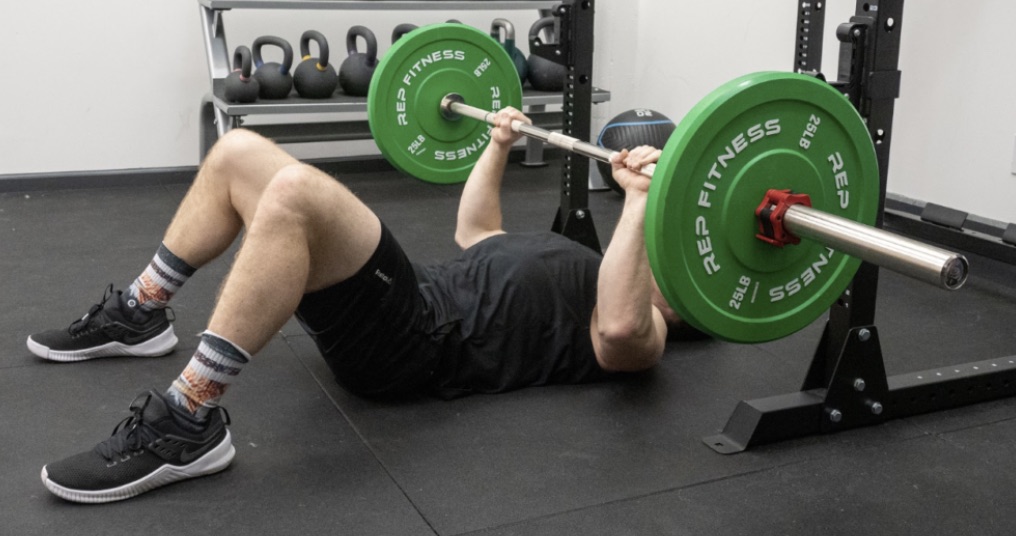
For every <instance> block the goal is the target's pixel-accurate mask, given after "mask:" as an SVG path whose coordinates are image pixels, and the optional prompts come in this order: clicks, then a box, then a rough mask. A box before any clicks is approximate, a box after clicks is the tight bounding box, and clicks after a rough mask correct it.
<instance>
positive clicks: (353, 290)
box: [296, 224, 441, 397]
mask: <svg viewBox="0 0 1016 536" xmlns="http://www.w3.org/2000/svg"><path fill="white" fill-rule="evenodd" d="M425 307H426V306H425V304H424V303H423V300H422V298H421V297H420V291H419V287H418V285H417V279H416V274H415V273H414V271H413V267H412V265H411V264H410V262H409V259H408V258H406V254H405V253H404V252H403V251H402V247H401V246H400V245H399V243H398V242H397V241H396V240H395V237H394V236H392V234H391V232H390V231H389V230H388V228H387V227H385V226H384V224H382V225H381V241H380V242H379V243H378V247H377V250H376V251H375V252H374V254H373V255H372V256H371V257H370V259H369V260H368V261H367V263H366V264H365V265H364V266H363V268H361V269H360V271H359V272H357V273H356V275H354V276H353V277H350V278H349V279H347V280H345V281H343V282H341V283H338V284H336V285H333V286H331V287H328V288H325V289H322V290H319V291H315V292H311V293H308V294H306V295H304V297H303V299H302V300H301V301H300V305H299V307H298V308H297V310H296V318H297V320H299V321H300V323H301V324H302V325H303V328H304V330H306V331H307V333H308V334H309V335H310V336H311V338H313V339H314V342H315V343H316V344H317V346H318V349H319V350H320V351H321V354H322V355H323V356H324V358H325V361H326V362H327V363H328V366H329V367H330V368H331V369H332V372H333V373H334V374H335V379H336V380H337V381H338V382H339V384H341V385H342V386H343V387H345V388H346V389H348V390H350V391H352V392H354V393H357V394H359V395H362V396H368V397H392V396H400V395H407V394H415V393H419V392H424V391H425V390H426V388H427V386H428V385H429V384H430V383H431V381H432V379H431V378H432V376H433V374H434V370H435V369H436V368H437V367H438V362H439V360H440V358H441V347H440V340H439V339H440V337H441V335H440V334H434V335H431V334H429V333H428V331H433V330H432V328H430V327H429V326H427V324H428V322H427V315H426V312H425Z"/></svg>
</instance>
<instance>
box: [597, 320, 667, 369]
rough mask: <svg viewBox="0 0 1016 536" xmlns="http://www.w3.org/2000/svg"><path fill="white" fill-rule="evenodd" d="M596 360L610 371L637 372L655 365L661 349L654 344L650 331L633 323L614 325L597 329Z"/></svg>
mask: <svg viewBox="0 0 1016 536" xmlns="http://www.w3.org/2000/svg"><path fill="white" fill-rule="evenodd" d="M598 334H599V338H600V352H599V354H598V355H597V361H598V362H599V363H600V366H601V367H602V368H603V369H604V370H607V371H610V372H639V371H643V370H646V369H650V368H652V367H654V366H656V364H657V363H659V362H660V359H661V358H662V357H663V349H662V348H660V347H658V345H656V344H654V337H653V336H652V333H651V332H648V333H647V332H645V331H644V330H641V329H639V328H637V327H636V326H634V325H615V326H611V327H607V328H604V329H600V330H599V333H598Z"/></svg>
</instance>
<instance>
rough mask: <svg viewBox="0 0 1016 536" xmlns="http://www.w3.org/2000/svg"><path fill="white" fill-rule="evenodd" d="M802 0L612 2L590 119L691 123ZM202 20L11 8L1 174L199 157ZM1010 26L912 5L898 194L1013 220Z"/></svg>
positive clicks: (837, 7) (769, 65)
mask: <svg viewBox="0 0 1016 536" xmlns="http://www.w3.org/2000/svg"><path fill="white" fill-rule="evenodd" d="M826 4H827V9H828V11H827V15H826V17H827V19H826V22H827V24H826V34H827V38H826V43H825V48H826V54H825V60H824V63H823V68H824V70H825V71H826V72H828V73H833V72H834V71H835V68H836V51H837V49H838V46H837V43H836V42H835V39H834V37H833V33H834V30H835V26H836V24H838V23H840V22H845V21H846V20H848V19H849V17H850V16H851V15H852V14H853V11H854V1H853V0H826ZM796 10H797V5H796V3H795V2H793V1H790V0H712V1H708V2H702V1H691V0H599V1H598V3H597V25H596V26H597V28H596V68H595V72H594V82H595V83H596V84H597V85H600V86H602V87H604V88H607V89H609V90H611V92H612V94H613V95H612V101H611V102H610V103H607V104H603V105H599V106H597V107H595V108H594V129H598V128H599V127H600V126H601V125H602V124H603V123H604V122H605V121H606V120H607V119H609V118H610V117H612V116H613V115H615V114H617V113H620V112H621V111H623V110H626V109H630V108H634V107H649V108H654V109H656V110H658V111H660V112H663V113H665V114H667V115H669V116H670V117H671V118H672V119H675V120H678V119H680V117H681V116H682V115H683V114H684V113H685V112H686V111H687V110H688V109H689V108H691V106H692V105H693V104H694V103H695V102H696V101H697V100H698V99H700V98H701V97H702V96H704V95H705V94H706V93H708V92H709V91H710V90H711V89H713V88H715V87H716V86H718V85H720V84H722V83H723V82H726V81H727V80H729V79H731V78H734V77H736V76H738V75H740V74H744V73H746V72H752V71H761V70H770V69H775V70H788V69H789V68H790V67H791V60H792V56H793V51H794V49H793V47H794V43H793V38H794V23H795V20H796ZM496 16H506V17H507V18H509V19H510V20H512V21H513V22H514V23H515V25H516V27H517V30H518V32H519V34H520V42H521V41H524V39H523V38H522V36H523V35H524V34H525V33H526V32H527V29H528V27H529V25H530V24H531V23H532V22H533V21H535V20H536V13H535V11H533V12H530V11H511V12H502V13H494V12H485V11H468V12H458V13H454V12H448V11H444V12H427V11H409V12H387V11H378V12H358V11H340V12H332V11H316V12H296V11H277V10H258V11H242V10H237V11H231V12H227V13H226V14H225V21H226V32H227V36H228V41H229V45H230V46H231V47H232V46H236V45H238V44H241V43H247V44H249V43H250V42H251V41H252V40H253V39H254V38H255V37H256V36H258V35H261V34H268V33H273V34H277V35H281V36H283V37H286V38H287V39H289V40H290V41H291V42H295V41H297V39H298V37H299V35H300V33H301V32H302V31H303V30H305V29H307V28H316V29H319V30H321V31H323V32H324V33H325V34H326V35H327V36H328V37H329V38H330V40H331V41H332V42H333V47H335V48H336V49H338V50H341V48H343V47H342V41H343V36H344V35H345V31H346V29H348V27H349V26H351V25H353V24H364V25H367V26H369V27H371V28H372V29H374V30H375V32H376V33H377V34H378V37H379V41H380V42H381V45H382V50H383V49H385V48H387V46H388V37H389V34H390V31H391V28H392V27H394V26H395V25H396V24H398V23H400V22H413V23H417V24H425V23H430V22H438V21H443V20H445V19H447V18H450V17H455V18H458V19H460V20H462V21H464V22H466V23H469V24H472V25H474V26H479V27H484V28H485V27H487V25H489V21H490V20H491V19H493V18H494V17H496ZM199 23H200V17H199V15H198V7H197V3H196V2H194V1H191V0H148V1H145V2H137V1H127V0H104V1H103V2H77V1H71V0H49V1H44V0H39V1H36V2H17V3H10V5H9V7H6V8H5V9H4V13H3V15H2V17H0V35H2V36H4V37H5V38H6V39H5V42H7V43H9V44H8V46H7V47H5V65H4V74H3V75H2V79H0V175H3V174H21V173H37V172H56V171H83V170H105V169H131V168H148V167H164V166H187V165H195V164H197V158H198V157H197V154H198V149H197V147H198V123H197V120H198V103H199V101H200V99H201V96H202V95H204V94H205V93H206V92H207V90H208V84H209V83H208V79H207V66H206V63H205V54H204V50H203V44H202V38H201V30H200V24H199ZM1014 24H1016V3H1014V2H1012V1H1011V0H972V1H969V2H962V3H957V2H946V1H944V0H910V2H908V3H907V4H906V7H905V9H904V17H903V24H902V26H901V27H900V28H899V31H902V32H903V35H902V50H901V54H900V68H901V69H902V71H903V87H902V95H901V98H900V100H898V101H897V107H896V119H895V123H894V124H895V130H894V132H895V137H894V139H893V148H892V158H891V164H890V165H891V168H890V183H889V190H890V192H893V193H896V194H901V195H905V196H908V197H912V198H916V199H919V200H924V201H930V202H935V203H939V204H944V205H947V206H951V207H955V208H959V209H962V210H966V211H969V212H971V213H974V214H977V215H980V216H984V217H989V218H994V219H998V220H1002V221H1016V208H1014V207H1016V204H1014V199H1016V176H1014V175H1012V174H1011V173H1010V170H1011V165H1012V161H1013V152H1014V142H1016V99H1014V98H1013V91H1012V88H1013V87H1016V62H1013V61H1012V57H1013V54H1014V53H1016V31H1013V28H1014ZM10 44H13V47H12V46H10ZM594 134H595V132H594ZM302 150H303V151H306V150H307V149H306V148H304V149H302ZM315 150H319V151H320V150H321V149H320V148H318V149H315ZM326 150H331V151H340V152H341V151H344V150H345V151H348V150H349V149H348V148H343V147H334V146H332V147H330V148H329V149H326ZM355 150H356V151H371V150H372V147H365V146H364V145H363V144H360V145H358V146H356V148H355ZM296 152H297V153H298V154H301V153H300V150H297V151H296Z"/></svg>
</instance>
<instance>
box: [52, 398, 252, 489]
mask: <svg viewBox="0 0 1016 536" xmlns="http://www.w3.org/2000/svg"><path fill="white" fill-rule="evenodd" d="M131 411H132V412H133V415H131V416H130V417H127V418H126V419H124V420H123V421H121V422H120V424H118V425H117V426H116V428H115V429H113V435H112V437H110V438H109V439H107V440H105V441H103V442H102V443H99V444H98V445H96V446H95V448H94V449H92V450H90V451H88V452H82V453H81V454H77V455H75V456H71V457H70V458H66V459H64V460H61V461H59V462H56V463H51V464H49V465H47V466H45V467H43V468H42V483H43V484H45V485H46V488H48V489H49V491H51V492H53V493H54V494H55V495H56V496H58V497H60V498H63V499H66V500H68V501H74V502H82V503H102V502H110V501H119V500H123V499H129V498H131V497H134V496H136V495H140V494H142V493H144V492H146V491H151V490H153V489H155V488H158V487H161V486H165V485H167V484H172V483H173V482H177V481H180V480H186V479H188V478H194V477H198V476H203V475H209V474H212V473H217V472H219V471H222V470H223V469H225V468H226V467H227V466H228V465H229V462H230V461H232V460H233V455H234V454H235V453H236V449H235V448H233V444H232V441H231V439H230V435H229V430H228V429H227V428H226V425H227V424H229V415H228V414H227V413H226V410H225V409H221V408H220V411H213V412H212V413H210V414H209V416H208V420H207V421H206V422H197V421H195V420H194V419H193V418H192V417H190V416H189V415H185V414H184V413H183V412H182V411H181V410H179V409H177V408H176V407H175V406H173V404H172V403H170V402H167V401H166V399H165V398H164V397H163V396H162V395H160V394H159V393H156V392H155V391H149V392H147V393H144V394H142V395H140V396H138V397H137V398H136V399H135V400H134V402H132V403H131Z"/></svg>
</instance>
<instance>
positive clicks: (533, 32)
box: [529, 16, 557, 46]
mask: <svg viewBox="0 0 1016 536" xmlns="http://www.w3.org/2000/svg"><path fill="white" fill-rule="evenodd" d="M555 22H556V17H554V16H550V17H543V18H542V19H540V20H538V21H536V22H534V23H533V26H532V27H531V28H529V42H530V43H535V44H536V45H537V46H539V45H549V44H553V43H556V42H557V35H556V32H554V31H552V32H551V38H550V39H549V40H548V41H547V42H544V41H543V39H542V38H541V37H540V31H541V30H543V29H545V28H552V27H553V26H554V23H555Z"/></svg>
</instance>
